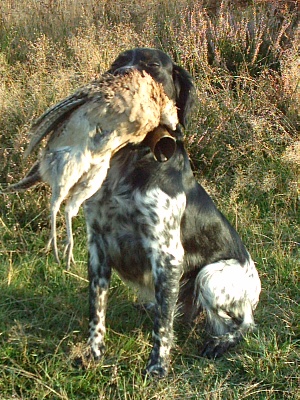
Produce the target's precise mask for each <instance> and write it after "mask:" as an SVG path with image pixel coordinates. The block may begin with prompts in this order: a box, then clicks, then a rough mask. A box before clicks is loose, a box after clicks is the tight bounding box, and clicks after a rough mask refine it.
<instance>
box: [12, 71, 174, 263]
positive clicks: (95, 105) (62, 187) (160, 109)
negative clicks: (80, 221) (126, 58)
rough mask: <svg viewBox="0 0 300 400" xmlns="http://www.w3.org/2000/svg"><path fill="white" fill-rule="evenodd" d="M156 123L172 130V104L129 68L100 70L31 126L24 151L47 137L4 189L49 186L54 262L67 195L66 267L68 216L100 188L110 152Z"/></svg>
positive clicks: (146, 77)
mask: <svg viewBox="0 0 300 400" xmlns="http://www.w3.org/2000/svg"><path fill="white" fill-rule="evenodd" d="M159 124H162V125H166V126H168V127H169V129H170V130H175V129H176V126H177V124H178V116H177V109H176V107H175V103H174V101H173V100H171V99H169V98H168V97H167V96H166V94H165V93H164V89H163V86H162V85H161V84H160V83H158V82H157V81H155V80H154V79H152V77H151V76H150V75H149V74H147V72H145V71H138V70H135V69H132V70H131V71H130V72H129V73H127V74H119V75H111V74H109V73H106V74H104V76H102V77H101V78H100V79H98V80H96V81H94V82H92V83H90V84H89V85H87V86H85V87H83V88H81V89H79V90H77V91H76V92H75V93H74V94H73V95H71V96H69V97H68V98H66V99H64V100H62V101H61V102H59V103H58V104H56V105H54V106H53V107H51V108H50V109H49V110H47V111H46V112H45V113H44V114H43V115H42V116H41V117H40V118H39V119H38V120H37V121H36V123H35V124H34V125H33V127H32V129H31V131H32V138H31V141H30V143H29V146H28V148H27V150H26V152H25V154H26V155H28V154H30V153H32V151H33V150H35V149H36V147H37V146H38V144H39V143H40V142H41V140H42V139H43V138H45V137H46V136H48V135H50V138H49V140H48V142H47V145H46V147H45V149H44V151H43V153H42V155H41V157H40V158H39V160H38V161H37V162H36V163H35V164H34V165H33V167H32V168H31V169H30V171H29V173H28V174H27V176H26V177H25V178H24V179H23V180H22V181H20V182H19V183H17V184H15V185H12V186H10V187H8V189H7V190H10V191H16V190H20V189H24V188H25V187H26V188H28V187H30V186H32V185H34V184H36V183H38V182H39V181H41V180H42V181H44V182H47V183H48V184H49V185H50V186H51V189H52V197H51V237H50V240H49V243H48V246H47V247H48V248H50V246H51V245H53V250H54V254H55V258H56V260H57V261H58V262H59V257H58V250H57V240H56V216H57V213H58V211H59V208H60V206H61V203H62V202H63V200H65V199H66V198H67V197H68V199H67V204H66V208H65V213H66V229H67V245H66V248H65V252H66V253H67V269H69V268H70V263H71V260H73V256H72V254H73V234H72V218H73V217H74V216H76V215H77V213H78V211H79V208H80V206H81V204H82V203H83V202H84V201H85V200H86V199H88V198H89V197H91V196H92V195H93V194H94V193H95V192H96V191H97V190H98V189H99V187H101V185H102V182H103V181H104V179H105V177H106V174H107V170H108V168H109V164H110V159H111V157H112V156H113V154H115V153H116V152H117V151H118V150H119V149H120V148H122V147H123V146H125V145H126V144H127V143H139V142H141V141H143V139H144V138H145V136H146V134H147V133H148V132H151V131H152V130H153V129H154V128H156V127H157V126H159Z"/></svg>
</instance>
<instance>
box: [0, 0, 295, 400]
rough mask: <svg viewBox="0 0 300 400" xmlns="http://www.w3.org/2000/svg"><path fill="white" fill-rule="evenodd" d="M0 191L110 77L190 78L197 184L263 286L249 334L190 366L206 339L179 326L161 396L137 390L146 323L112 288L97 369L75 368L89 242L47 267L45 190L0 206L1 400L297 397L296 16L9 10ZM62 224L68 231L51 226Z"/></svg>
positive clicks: (287, 7) (90, 5)
mask: <svg viewBox="0 0 300 400" xmlns="http://www.w3.org/2000/svg"><path fill="white" fill-rule="evenodd" d="M0 15H1V27H0V76H1V84H0V129H1V137H0V163H1V170H0V182H1V185H3V186H5V185H7V184H9V183H12V182H15V181H17V180H18V179H19V178H21V177H22V176H23V175H24V173H25V171H26V170H27V167H28V166H29V165H30V163H31V160H28V161H27V160H23V158H22V154H23V150H24V148H25V146H26V144H27V142H28V139H29V138H28V135H27V132H28V129H29V126H30V124H31V122H32V121H33V120H34V119H35V118H36V117H38V116H39V115H40V114H41V113H42V112H43V111H44V110H45V109H46V108H47V107H48V106H50V105H51V104H53V103H55V102H57V101H58V100H60V99H62V98H63V97H65V96H66V95H68V94H69V93H70V92H72V91H73V90H74V89H75V88H77V87H78V86H81V85H82V84H85V83H86V82H88V81H89V80H91V79H93V78H94V77H95V76H96V75H97V74H99V73H102V72H103V71H105V70H106V69H107V68H108V65H109V64H110V62H111V61H112V60H113V59H114V58H115V57H116V56H117V54H119V53H120V52H121V51H123V50H125V49H127V48H132V47H136V46H155V47H159V48H161V49H162V50H164V51H167V52H168V53H169V54H170V55H171V56H172V57H173V58H174V59H175V60H176V61H177V62H178V63H179V64H180V65H182V66H183V67H185V68H187V69H188V70H190V72H191V73H192V74H193V75H194V77H195V84H196V88H197V93H198V102H197V105H196V108H195V110H194V113H193V117H192V120H191V123H190V124H189V127H188V129H187V130H186V146H187V148H188V150H189V152H190V157H191V162H192V165H193V167H194V170H195V174H196V176H197V177H198V178H199V180H201V182H202V183H203V184H204V186H205V187H206V188H207V189H208V190H209V192H210V194H211V195H212V196H213V197H214V199H215V200H216V201H217V203H218V204H219V206H220V208H221V209H222V211H223V212H224V213H225V214H226V215H227V216H228V217H229V219H230V220H231V221H232V223H233V224H234V225H235V226H236V227H237V229H238V231H239V232H240V234H241V235H242V237H243V238H244V241H245V242H246V244H247V246H248V248H249V250H250V252H251V254H252V255H253V258H254V259H255V260H256V262H257V267H258V270H259V272H260V275H261V279H262V286H263V291H262V296H261V302H260V304H259V306H258V309H257V313H256V321H257V324H258V329H257V331H256V332H255V333H254V335H249V336H247V338H246V343H244V344H243V345H241V346H239V347H238V349H237V350H234V351H232V353H229V354H228V355H227V356H226V357H224V358H223V359H222V360H218V361H208V360H204V359H201V358H199V357H198V355H197V348H198V346H199V344H201V343H202V341H203V335H202V331H201V329H199V330H193V331H192V332H186V330H185V328H184V327H182V326H181V325H180V324H177V326H176V328H177V332H178V338H177V342H176V344H175V347H174V350H173V355H172V356H173V357H172V360H173V362H172V369H171V373H170V377H169V378H168V381H167V385H166V383H165V382H159V383H153V382H146V381H144V380H143V377H142V374H141V372H142V370H143V368H144V366H145V363H146V360H147V357H148V353H149V350H150V349H149V346H150V344H149V343H150V342H151V339H150V334H149V332H150V330H151V326H152V317H151V315H146V316H145V315H138V316H137V314H136V310H135V309H134V308H133V307H132V306H131V304H130V303H131V301H132V300H133V294H132V293H131V292H130V291H128V290H127V289H126V288H125V286H123V285H122V284H121V283H120V281H119V280H118V279H117V278H114V281H113V287H112V293H111V298H110V304H109V313H108V338H107V343H108V352H107V357H106V359H105V360H104V363H103V365H99V366H93V368H88V369H87V370H78V369H76V368H74V366H73V364H72V363H73V360H74V357H73V355H74V354H75V353H76V351H81V345H82V346H83V347H84V345H83V343H84V344H85V341H86V335H87V283H86V281H85V279H86V272H85V264H86V256H87V255H86V244H85V242H86V238H85V228H84V219H83V215H82V214H81V215H80V216H79V217H78V218H76V220H75V221H74V224H75V225H74V228H75V229H74V231H75V244H76V247H75V258H76V260H77V263H76V266H74V268H73V269H72V271H71V273H72V274H73V275H72V274H66V273H65V272H64V271H63V270H62V269H61V268H59V267H58V266H57V265H56V264H55V263H54V259H53V256H52V254H49V255H45V254H44V245H45V244H46V242H47V239H48V235H49V220H48V201H49V196H50V193H49V189H48V188H47V187H45V186H42V185H41V186H38V187H36V188H35V189H33V190H31V191H28V192H25V193H24V194H18V195H13V194H9V195H2V197H1V198H0V238H1V239H0V255H1V261H0V278H1V293H2V296H1V301H0V303H1V308H0V309H1V315H0V340H1V351H0V392H1V396H2V398H4V399H6V398H7V399H8V398H12V397H13V398H16V399H21V398H22V399H29V398H30V399H32V398H59V399H76V398H91V399H92V398H95V399H96V398H98V399H99V398H100V399H101V398H103V399H104V398H105V399H108V398H111V399H124V398H126V399H156V398H157V399H158V398H159V399H169V398H178V399H179V398H186V399H188V398H191V399H194V398H214V399H222V398H226V399H243V398H257V399H259V398H267V399H283V398H284V399H293V398H296V397H297V393H298V386H297V382H296V377H297V374H298V371H297V358H299V348H298V344H299V343H298V342H297V340H298V339H297V337H298V336H297V335H299V332H298V320H297V316H298V315H297V301H298V287H297V284H298V282H297V273H296V272H297V264H298V262H299V253H298V246H299V236H300V232H299V225H300V221H299V214H298V207H299V204H298V201H299V176H300V174H299V151H300V150H299V110H300V107H299V101H300V99H299V93H300V91H299V57H298V55H299V54H298V53H299V26H298V25H299V14H298V10H297V3H296V2H294V1H289V2H283V1H259V2H252V1H246V0H245V1H242V2H235V1H231V2H229V1H217V0H216V1H212V0H211V1H204V0H203V1H199V2H191V1H189V0H182V1H175V2H169V1H166V0H161V1H150V2H147V3H146V2H137V1H135V0H134V1H132V0H131V1H129V0H125V1H122V2H120V1H116V0H108V1H98V0H97V1H96V0H93V1H87V0H86V1H80V2H78V1H75V0H65V1H44V2H41V1H35V0H29V1H26V2H25V1H19V2H12V1H10V0H5V1H2V2H1V5H0ZM61 223H63V221H61ZM1 396H0V397H1Z"/></svg>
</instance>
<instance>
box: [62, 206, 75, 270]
mask: <svg viewBox="0 0 300 400" xmlns="http://www.w3.org/2000/svg"><path fill="white" fill-rule="evenodd" d="M66 229H67V244H66V246H65V249H64V257H66V264H67V265H66V269H67V270H69V269H70V266H71V263H73V264H74V263H75V261H74V257H73V244H74V240H73V232H72V214H71V212H70V210H69V207H68V205H67V207H66Z"/></svg>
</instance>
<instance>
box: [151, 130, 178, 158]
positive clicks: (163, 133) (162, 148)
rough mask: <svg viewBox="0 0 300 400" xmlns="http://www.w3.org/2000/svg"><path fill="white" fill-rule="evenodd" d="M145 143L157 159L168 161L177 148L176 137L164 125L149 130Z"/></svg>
mask: <svg viewBox="0 0 300 400" xmlns="http://www.w3.org/2000/svg"><path fill="white" fill-rule="evenodd" d="M144 144H145V145H146V146H149V147H150V150H151V151H152V153H153V156H154V158H155V160H156V161H159V162H166V161H168V160H169V159H170V158H171V157H172V156H173V154H174V153H175V150H176V139H175V138H174V137H173V136H172V135H170V133H169V132H168V130H167V129H166V128H164V127H163V126H158V127H157V128H155V129H153V131H151V132H149V133H148V134H147V136H146V138H145V139H144Z"/></svg>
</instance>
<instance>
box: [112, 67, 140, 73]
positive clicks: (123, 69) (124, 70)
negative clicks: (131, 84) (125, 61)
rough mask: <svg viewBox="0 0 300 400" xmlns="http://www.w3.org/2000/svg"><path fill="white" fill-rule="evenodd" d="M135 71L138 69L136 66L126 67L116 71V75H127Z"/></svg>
mask: <svg viewBox="0 0 300 400" xmlns="http://www.w3.org/2000/svg"><path fill="white" fill-rule="evenodd" d="M134 69H137V68H136V67H135V66H134V65H126V66H125V67H120V68H117V69H115V70H114V75H126V74H128V73H129V72H130V71H132V70H134Z"/></svg>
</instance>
